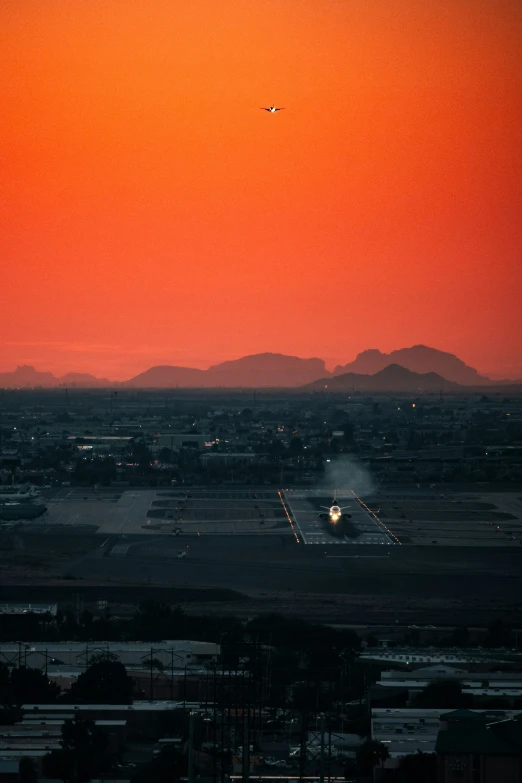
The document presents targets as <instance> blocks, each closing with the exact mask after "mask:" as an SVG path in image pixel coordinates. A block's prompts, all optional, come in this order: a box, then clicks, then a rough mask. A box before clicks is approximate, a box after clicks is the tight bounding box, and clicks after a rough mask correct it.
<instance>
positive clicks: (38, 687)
mask: <svg viewBox="0 0 522 783" xmlns="http://www.w3.org/2000/svg"><path fill="white" fill-rule="evenodd" d="M10 683H11V691H12V694H13V701H14V703H15V704H27V703H35V704H37V703H38V702H40V703H41V704H53V703H54V702H56V701H58V697H59V696H60V693H61V691H60V687H59V686H58V685H56V683H54V682H50V681H49V680H48V678H47V676H46V675H45V674H44V673H43V672H41V671H40V669H30V668H29V667H28V666H20V667H19V668H18V669H12V670H11V675H10Z"/></svg>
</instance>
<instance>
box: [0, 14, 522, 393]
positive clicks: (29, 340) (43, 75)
mask: <svg viewBox="0 0 522 783" xmlns="http://www.w3.org/2000/svg"><path fill="white" fill-rule="evenodd" d="M521 40H522V4H521V3H520V2H519V1H518V0H458V1H456V2H447V1H444V2H443V0H391V2H383V0H246V1H244V2H239V0H191V2H188V3H187V2H185V3H182V2H178V0H153V2H151V0H103V1H102V0H85V1H84V2H70V0H23V2H21V1H20V0H7V2H5V3H3V4H2V8H1V11H0V46H1V48H2V52H3V55H2V65H1V66H0V67H1V69H2V86H3V89H2V97H1V99H0V100H1V102H2V105H1V113H2V122H1V124H0V146H1V150H2V177H1V184H0V188H1V207H0V209H1V213H0V214H1V220H2V231H1V241H2V284H1V286H0V327H1V333H0V370H12V369H14V367H15V365H16V364H22V363H27V364H33V365H35V366H36V367H37V368H38V369H45V370H50V371H52V372H56V373H58V374H59V373H65V372H68V371H70V370H75V371H82V372H93V373H96V374H97V375H100V376H105V377H108V378H111V379H122V378H128V377H130V376H131V375H133V374H135V373H137V372H140V371H142V370H144V369H146V368H147V367H150V366H151V365H155V364H178V365H186V366H194V367H206V366H208V365H210V364H212V363H216V362H219V361H222V360H225V359H230V358H235V357H238V356H241V355H244V354H250V353H256V352H262V351H274V352H281V353H289V354H294V355H298V356H303V357H306V356H319V357H321V358H325V359H326V360H327V362H328V364H329V365H330V366H331V365H333V364H334V363H336V362H344V361H349V360H351V359H352V358H353V357H354V356H355V354H356V353H357V352H359V351H361V350H364V349H365V348H372V347H374V348H379V349H381V350H383V351H390V350H393V349H395V348H401V347H404V346H409V345H413V344H415V343H424V344H427V345H431V346H433V347H435V348H439V349H441V350H446V351H451V352H453V353H456V354H457V355H459V356H460V357H461V358H462V359H463V360H465V361H466V362H468V363H469V364H472V365H473V366H475V367H477V368H478V369H479V370H482V371H489V370H492V371H498V372H502V371H504V370H505V369H506V368H509V367H514V366H518V365H522V360H521V359H520V356H521V353H522V328H521V326H522V323H521V320H522V319H521V317H520V300H521V287H522V257H521V247H522V219H521V215H522V132H521V127H522V47H521ZM272 105H274V106H277V107H284V109H285V110H284V111H281V112H277V113H269V112H265V111H260V108H261V107H270V106H272Z"/></svg>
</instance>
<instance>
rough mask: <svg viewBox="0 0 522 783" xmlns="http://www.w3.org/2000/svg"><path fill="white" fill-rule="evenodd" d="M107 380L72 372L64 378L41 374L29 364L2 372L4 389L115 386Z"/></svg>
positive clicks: (0, 373)
mask: <svg viewBox="0 0 522 783" xmlns="http://www.w3.org/2000/svg"><path fill="white" fill-rule="evenodd" d="M114 385H115V384H114V383H111V381H109V380H107V378H96V377H95V376H94V375H91V374H90V373H83V372H70V373H67V375H64V376H63V377H62V378H58V377H56V375H53V374H52V373H51V372H40V370H35V368H34V367H31V365H29V364H24V365H21V366H20V367H17V368H16V370H13V372H0V388H2V389H56V388H58V387H60V386H77V387H78V388H81V389H92V388H107V387H109V386H114Z"/></svg>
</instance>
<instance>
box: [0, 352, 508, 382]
mask: <svg viewBox="0 0 522 783" xmlns="http://www.w3.org/2000/svg"><path fill="white" fill-rule="evenodd" d="M412 345H413V344H412ZM415 345H418V343H415ZM410 347H412V346H411V345H404V346H398V347H397V348H392V349H390V351H383V350H382V349H378V350H380V351H381V352H382V353H390V352H391V351H392V350H397V349H398V348H410ZM430 347H432V348H434V347H436V346H430ZM371 348H375V346H371ZM364 350H367V349H362V351H364ZM438 350H441V349H438ZM362 351H357V352H356V353H354V354H353V356H350V357H349V358H346V359H342V358H339V359H335V358H332V357H325V356H321V355H315V356H299V357H298V358H300V359H322V360H323V361H324V362H325V367H326V370H327V371H328V372H331V371H333V370H334V369H335V367H336V366H338V365H341V366H342V365H345V364H349V363H350V362H352V361H354V360H355V358H356V356H357V355H359V353H361V352H362ZM122 353H123V351H122ZM263 353H277V354H282V353H284V352H283V351H271V350H266V351H264V350H261V351H257V352H256V354H263ZM448 353H453V352H452V351H449V352H448ZM74 354H75V356H77V357H78V360H77V361H75V360H73V359H71V360H70V364H69V363H67V364H66V363H65V361H64V362H57V363H53V361H52V360H51V361H50V362H48V363H45V362H43V361H41V360H37V359H35V358H29V359H28V360H25V359H24V360H20V361H15V362H14V363H11V364H4V363H2V364H1V365H0V373H4V372H13V371H14V370H16V368H17V367H23V366H31V367H34V369H35V370H37V371H38V372H51V373H52V374H53V375H55V376H56V377H62V376H64V375H67V374H69V373H88V374H90V375H94V376H95V377H97V378H106V379H107V380H109V381H115V382H120V381H125V380H128V379H129V378H132V377H135V376H136V375H139V374H140V373H142V372H145V371H146V370H148V369H150V368H151V367H157V366H178V367H187V368H192V369H199V370H207V369H208V368H209V367H211V366H213V365H216V364H220V363H221V362H226V361H234V360H237V359H240V358H242V357H243V356H251V355H254V354H253V352H250V353H245V354H242V355H241V356H239V355H236V356H232V355H229V356H225V357H223V358H221V359H219V360H217V361H211V360H203V359H201V360H195V361H194V362H193V363H190V362H189V360H188V359H187V360H186V361H183V360H181V359H180V360H179V361H178V360H176V359H175V358H174V359H170V360H169V359H168V358H167V354H165V355H164V356H165V359H164V360H163V361H159V360H158V361H153V362H152V363H150V364H147V363H144V360H142V359H140V358H136V361H135V363H133V362H132V361H128V362H127V363H126V364H125V365H122V366H121V367H120V369H119V371H118V370H116V369H115V367H114V366H112V369H111V368H109V369H108V370H106V369H104V368H103V362H102V363H100V365H101V366H100V365H99V364H97V363H96V362H93V360H92V359H91V360H89V358H86V357H89V351H88V350H85V351H83V349H81V347H80V346H78V347H77V348H76V349H75V351H74ZM21 355H24V354H23V353H22V354H21ZM139 355H140V354H139V352H138V356H139ZM285 355H287V356H297V354H292V353H286V354H285ZM455 355H457V354H455ZM457 356H458V355H457ZM458 358H459V359H462V360H463V361H464V362H465V364H468V366H471V367H473V368H474V369H476V370H478V372H479V374H481V375H485V376H487V377H491V379H492V380H498V379H504V378H505V379H506V380H511V379H513V380H514V379H519V378H522V364H521V365H520V366H518V365H514V366H507V367H506V369H505V371H504V372H502V370H500V371H499V370H496V369H492V370H489V372H488V371H487V370H483V369H482V367H481V366H480V365H479V366H475V365H473V364H471V363H470V362H467V361H466V360H465V359H463V357H462V356H458ZM124 367H127V368H128V369H127V370H125V369H124ZM117 373H118V374H117Z"/></svg>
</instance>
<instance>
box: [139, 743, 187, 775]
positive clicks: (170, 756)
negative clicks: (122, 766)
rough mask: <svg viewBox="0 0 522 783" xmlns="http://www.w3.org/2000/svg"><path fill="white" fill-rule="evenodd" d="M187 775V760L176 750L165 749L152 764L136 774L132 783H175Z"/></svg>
mask: <svg viewBox="0 0 522 783" xmlns="http://www.w3.org/2000/svg"><path fill="white" fill-rule="evenodd" d="M186 774H187V759H186V757H185V756H183V754H181V753H180V752H179V750H177V749H176V748H164V749H163V750H162V751H161V753H160V754H159V756H158V757H157V758H155V759H154V760H153V761H151V762H150V764H146V765H145V766H144V767H142V768H141V769H140V770H138V771H137V772H135V774H134V775H133V776H132V778H131V783H150V781H154V783H173V781H178V780H180V779H181V777H182V776H186Z"/></svg>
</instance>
